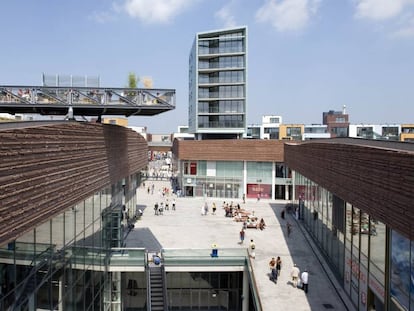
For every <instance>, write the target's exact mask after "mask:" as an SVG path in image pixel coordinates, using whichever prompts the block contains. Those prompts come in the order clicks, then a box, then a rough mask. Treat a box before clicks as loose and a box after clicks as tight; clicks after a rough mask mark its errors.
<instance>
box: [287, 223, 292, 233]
mask: <svg viewBox="0 0 414 311" xmlns="http://www.w3.org/2000/svg"><path fill="white" fill-rule="evenodd" d="M286 228H287V235H288V237H289V236H290V234H291V233H292V224H291V223H290V222H287V224H286Z"/></svg>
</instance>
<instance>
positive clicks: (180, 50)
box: [0, 0, 414, 134]
mask: <svg viewBox="0 0 414 311" xmlns="http://www.w3.org/2000/svg"><path fill="white" fill-rule="evenodd" d="M1 11H2V14H1V16H2V17H1V19H0V29H2V33H3V36H2V43H1V48H0V60H1V61H0V64H1V66H0V85H41V82H42V81H41V75H42V73H46V74H51V75H55V74H62V75H73V76H85V75H87V76H99V77H100V81H101V86H103V87H126V86H127V85H128V74H129V73H130V72H132V73H135V74H136V75H137V76H138V77H151V78H152V80H153V87H154V88H167V89H175V90H176V109H174V110H173V111H169V112H165V113H162V114H160V115H157V116H153V117H140V116H136V117H130V118H129V121H128V122H129V125H132V126H146V127H147V129H148V132H150V133H154V134H157V133H158V134H165V133H172V132H175V131H177V126H179V125H187V124H188V58H189V54H190V49H191V46H192V44H193V41H194V38H195V35H196V33H197V32H206V31H211V30H217V29H224V28H230V27H237V26H247V27H248V90H247V92H248V98H247V102H248V104H247V105H248V108H247V123H248V124H260V123H261V120H262V116H264V115H279V116H282V120H283V123H286V124H289V123H302V124H303V123H304V124H321V123H322V113H323V112H324V111H329V110H336V111H338V110H342V107H343V105H346V112H347V113H348V114H349V117H350V122H351V123H353V124H357V123H364V124H380V123H389V124H391V123H414V0H71V1H56V0H37V1H33V0H13V1H3V2H2V6H1ZM138 86H139V87H142V85H138Z"/></svg>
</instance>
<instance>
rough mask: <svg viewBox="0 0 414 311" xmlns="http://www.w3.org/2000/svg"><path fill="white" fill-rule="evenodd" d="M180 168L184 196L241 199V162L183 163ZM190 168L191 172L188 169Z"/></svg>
mask: <svg viewBox="0 0 414 311" xmlns="http://www.w3.org/2000/svg"><path fill="white" fill-rule="evenodd" d="M182 167H183V172H182V185H183V188H184V190H185V192H184V193H185V195H186V196H197V197H202V196H207V197H221V198H241V197H242V195H243V193H242V189H243V162H241V161H234V162H233V161H217V162H215V161H214V162H208V161H184V162H183V163H182ZM191 167H192V170H191V169H188V168H191ZM192 173H194V174H192Z"/></svg>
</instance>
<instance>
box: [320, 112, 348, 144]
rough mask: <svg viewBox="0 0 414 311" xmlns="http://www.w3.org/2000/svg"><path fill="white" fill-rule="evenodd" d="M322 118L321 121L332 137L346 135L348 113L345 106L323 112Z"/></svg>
mask: <svg viewBox="0 0 414 311" xmlns="http://www.w3.org/2000/svg"><path fill="white" fill-rule="evenodd" d="M322 119H323V121H322V123H323V124H325V125H327V126H328V132H329V133H330V134H331V137H332V138H335V137H348V126H349V115H348V114H347V113H346V110H345V106H344V107H343V109H342V111H334V110H330V111H328V112H324V113H323V115H322Z"/></svg>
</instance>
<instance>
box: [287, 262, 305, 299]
mask: <svg viewBox="0 0 414 311" xmlns="http://www.w3.org/2000/svg"><path fill="white" fill-rule="evenodd" d="M290 276H291V277H292V285H293V287H296V288H302V289H303V290H304V291H305V293H308V286H309V272H308V269H305V270H304V271H303V272H302V274H301V273H300V269H299V267H298V266H297V265H296V264H294V265H293V268H292V270H291V271H290Z"/></svg>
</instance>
